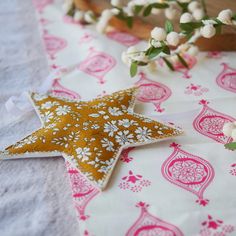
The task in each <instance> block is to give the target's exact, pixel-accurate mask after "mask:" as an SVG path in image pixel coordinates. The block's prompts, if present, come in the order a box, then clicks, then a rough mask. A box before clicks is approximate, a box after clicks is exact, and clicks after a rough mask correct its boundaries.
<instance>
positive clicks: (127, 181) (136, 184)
mask: <svg viewBox="0 0 236 236" xmlns="http://www.w3.org/2000/svg"><path fill="white" fill-rule="evenodd" d="M149 185H151V181H149V180H147V179H144V178H143V176H142V175H136V174H134V173H133V171H131V170H130V171H129V174H128V175H127V176H124V177H123V178H122V180H121V182H120V184H119V188H120V189H123V190H127V189H129V190H130V191H132V192H134V193H135V192H136V193H137V192H141V191H142V189H143V188H144V187H148V186H149Z"/></svg>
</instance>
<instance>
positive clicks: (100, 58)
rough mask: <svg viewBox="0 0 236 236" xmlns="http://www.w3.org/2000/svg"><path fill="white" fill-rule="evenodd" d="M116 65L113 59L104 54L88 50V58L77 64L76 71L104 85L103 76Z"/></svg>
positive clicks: (91, 49)
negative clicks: (92, 77) (94, 78)
mask: <svg viewBox="0 0 236 236" xmlns="http://www.w3.org/2000/svg"><path fill="white" fill-rule="evenodd" d="M115 65H116V61H115V59H114V58H113V57H112V56H110V55H108V54H106V53H104V52H96V51H95V50H94V49H93V48H90V53H89V55H88V57H87V58H86V59H85V60H84V61H83V62H81V63H80V64H79V66H78V69H79V70H81V71H83V72H85V73H87V74H89V75H91V76H94V77H96V78H97V79H98V80H99V83H100V84H104V83H105V80H104V76H105V75H106V74H107V73H108V72H109V71H110V70H111V69H112V68H113V67H114V66H115Z"/></svg>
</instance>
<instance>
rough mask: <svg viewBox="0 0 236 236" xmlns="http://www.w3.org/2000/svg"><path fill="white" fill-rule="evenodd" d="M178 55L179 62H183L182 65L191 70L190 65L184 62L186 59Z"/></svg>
mask: <svg viewBox="0 0 236 236" xmlns="http://www.w3.org/2000/svg"><path fill="white" fill-rule="evenodd" d="M176 55H177V57H178V59H179V61H180V62H181V64H182V65H183V66H184V67H186V68H189V67H188V63H187V62H186V61H185V60H184V58H183V57H181V56H180V55H179V53H177V54H176Z"/></svg>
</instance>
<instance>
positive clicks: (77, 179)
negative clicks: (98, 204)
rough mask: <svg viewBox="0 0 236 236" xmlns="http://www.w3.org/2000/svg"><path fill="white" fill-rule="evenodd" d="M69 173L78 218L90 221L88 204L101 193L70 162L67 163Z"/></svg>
mask: <svg viewBox="0 0 236 236" xmlns="http://www.w3.org/2000/svg"><path fill="white" fill-rule="evenodd" d="M66 167H67V172H68V174H69V177H70V182H71V188H72V194H73V198H74V204H75V207H76V209H77V214H78V218H79V219H80V220H86V219H88V217H89V216H88V215H85V208H86V206H87V205H88V203H89V202H90V201H91V200H92V199H93V198H94V197H95V196H96V195H97V194H98V193H99V190H98V189H96V188H95V187H93V185H92V184H90V183H89V181H88V180H87V179H86V178H85V177H84V176H83V175H82V174H81V173H80V172H78V171H77V169H74V168H73V167H72V166H71V165H70V164H69V162H67V163H66Z"/></svg>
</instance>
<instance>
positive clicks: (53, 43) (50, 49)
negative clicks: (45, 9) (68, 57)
mask: <svg viewBox="0 0 236 236" xmlns="http://www.w3.org/2000/svg"><path fill="white" fill-rule="evenodd" d="M43 40H44V43H45V47H46V51H47V53H48V55H49V56H50V59H52V60H54V59H55V55H56V54H57V53H58V52H59V51H61V50H62V49H64V48H65V47H66V46H67V42H66V41H65V40H64V39H62V38H59V37H56V36H52V35H49V34H48V32H47V31H46V30H45V31H44V34H43Z"/></svg>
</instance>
